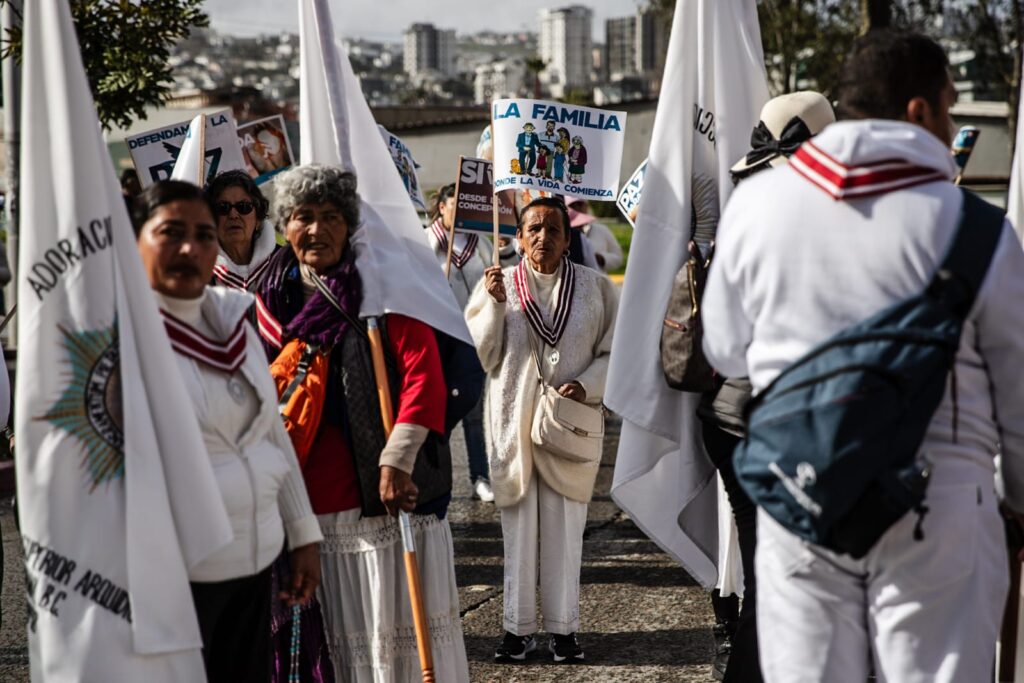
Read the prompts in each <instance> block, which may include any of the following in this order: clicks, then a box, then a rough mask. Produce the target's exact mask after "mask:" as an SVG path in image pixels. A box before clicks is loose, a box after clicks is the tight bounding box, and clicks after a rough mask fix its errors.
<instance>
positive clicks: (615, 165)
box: [491, 100, 626, 201]
mask: <svg viewBox="0 0 1024 683" xmlns="http://www.w3.org/2000/svg"><path fill="white" fill-rule="evenodd" d="M491 109H492V111H491V116H492V120H493V121H494V124H493V127H494V132H493V144H494V163H495V171H494V173H495V176H496V177H495V191H499V190H511V189H515V188H522V189H530V190H543V191H546V192H552V193H556V194H564V195H566V196H569V197H582V198H584V199H590V200H600V201H615V195H616V193H617V192H618V189H619V166H620V165H621V163H622V145H623V142H624V140H625V130H626V113H625V112H621V111H605V110H603V109H594V108H592V107H577V106H573V105H569V104H561V103H559V102H542V101H540V100H495V101H494V102H493V103H492V105H491Z"/></svg>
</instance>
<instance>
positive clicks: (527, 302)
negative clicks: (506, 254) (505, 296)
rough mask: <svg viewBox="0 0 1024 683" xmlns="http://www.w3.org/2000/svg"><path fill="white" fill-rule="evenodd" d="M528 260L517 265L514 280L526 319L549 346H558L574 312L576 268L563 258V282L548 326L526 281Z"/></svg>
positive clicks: (559, 286) (559, 287)
mask: <svg viewBox="0 0 1024 683" xmlns="http://www.w3.org/2000/svg"><path fill="white" fill-rule="evenodd" d="M528 267H529V266H527V265H526V260H525V259H523V260H522V261H520V262H519V265H518V266H516V270H515V274H514V276H513V281H514V282H515V286H516V294H517V295H518V296H519V301H520V302H521V303H522V306H523V312H524V313H526V319H527V320H528V321H530V327H532V328H533V331H534V332H536V333H537V336H538V337H540V338H541V339H542V340H543V341H544V343H546V344H547V345H548V346H552V347H554V346H557V345H558V340H560V339H561V338H562V334H563V333H564V332H565V327H566V325H567V324H568V323H569V314H570V313H572V298H573V294H574V293H575V291H576V269H575V267H574V266H573V264H572V262H571V261H569V259H568V258H564V257H563V258H562V282H561V283H560V284H559V285H558V295H557V296H556V297H555V310H554V311H553V312H552V315H551V325H550V326H548V324H547V322H545V320H544V314H543V313H542V312H541V310H540V306H538V305H537V301H536V299H534V298H533V294H531V293H530V288H529V286H528V285H527V283H526V278H527V275H526V269H527V268H528Z"/></svg>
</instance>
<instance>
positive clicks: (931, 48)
mask: <svg viewBox="0 0 1024 683" xmlns="http://www.w3.org/2000/svg"><path fill="white" fill-rule="evenodd" d="M948 83H949V59H948V58H947V57H946V52H945V51H944V50H943V49H942V47H941V46H940V45H939V44H938V43H936V42H935V41H934V40H932V39H931V38H929V37H927V36H923V35H921V34H918V33H908V32H902V31H893V30H889V29H878V30H874V31H870V32H869V33H868V34H867V35H864V36H861V37H860V38H858V39H857V40H856V41H855V42H854V44H853V50H851V51H850V54H848V55H847V57H846V60H845V61H844V62H843V67H842V69H841V70H840V72H839V89H838V93H839V107H838V109H837V112H836V113H837V115H838V118H839V119H897V120H898V119H903V118H905V117H906V114H907V103H908V102H910V100H912V99H914V98H915V97H923V98H924V99H925V100H926V101H927V102H928V104H930V105H931V106H932V107H936V108H937V107H939V105H940V103H941V99H942V91H943V90H945V88H946V86H947V84H948Z"/></svg>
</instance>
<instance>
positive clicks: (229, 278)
mask: <svg viewBox="0 0 1024 683" xmlns="http://www.w3.org/2000/svg"><path fill="white" fill-rule="evenodd" d="M269 266H270V259H269V258H266V259H264V260H263V263H261V264H259V265H258V266H256V267H255V268H253V269H252V270H251V271H250V272H249V275H248V276H247V277H242V276H241V275H239V274H238V273H235V272H233V271H231V269H229V268H228V267H227V266H225V265H224V264H223V263H218V264H217V265H215V266H214V267H213V277H214V279H215V280H217V283H218V284H220V285H223V286H224V287H230V288H231V289H237V290H240V291H243V292H248V291H249V290H250V289H251V288H254V287H255V286H256V285H257V284H258V283H259V281H260V278H261V277H262V276H263V273H264V271H266V270H267V268H268V267H269Z"/></svg>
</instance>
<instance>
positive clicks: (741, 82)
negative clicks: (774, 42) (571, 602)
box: [605, 0, 768, 588]
mask: <svg viewBox="0 0 1024 683" xmlns="http://www.w3.org/2000/svg"><path fill="white" fill-rule="evenodd" d="M662 84H663V85H662V92H661V98H660V100H659V102H658V111H657V115H656V117H655V121H654V132H653V135H652V138H651V149H650V157H649V160H648V165H647V172H646V175H645V179H644V201H643V202H641V203H640V209H639V215H638V217H637V222H636V232H635V233H634V235H633V244H632V247H631V248H630V253H629V265H628V268H627V270H626V280H625V285H624V287H623V291H622V302H621V304H620V306H619V318H618V321H617V324H616V328H615V341H614V344H613V346H612V357H611V366H610V369H609V375H608V393H607V397H606V399H605V402H606V403H607V404H608V406H609V407H610V408H611V409H612V410H614V411H615V412H617V413H618V414H619V415H621V416H622V417H623V424H622V435H621V439H620V442H619V453H618V459H617V462H616V465H615V477H614V480H613V483H612V498H613V499H614V500H615V502H616V503H617V504H618V505H619V506H620V507H621V508H622V509H623V510H625V511H626V512H627V513H629V515H630V517H631V518H632V519H633V521H634V522H636V524H637V525H638V526H639V527H640V528H641V529H642V530H643V531H644V532H645V533H646V534H647V535H648V536H650V537H651V538H652V539H653V540H655V541H656V542H657V543H658V544H659V545H660V546H661V547H662V548H663V549H664V550H666V551H667V552H668V553H670V554H671V555H673V556H674V557H675V558H676V559H678V560H679V561H680V562H681V563H682V564H683V566H685V567H686V569H687V570H688V571H689V572H690V573H691V574H692V575H693V576H694V577H695V578H696V579H697V580H698V581H700V582H701V583H702V584H703V585H704V586H705V587H708V588H710V587H712V586H713V585H714V584H715V581H716V577H717V569H716V563H717V555H718V527H717V523H716V516H717V515H716V487H715V486H709V483H711V482H712V481H713V475H714V468H713V467H712V466H711V463H710V462H709V461H708V459H707V457H706V456H705V455H704V449H703V446H702V444H701V441H700V426H699V425H698V424H697V417H696V408H697V403H698V400H699V397H698V396H697V395H696V394H684V393H681V392H678V391H674V390H673V389H670V388H669V387H668V385H667V384H666V382H665V378H664V376H663V374H662V369H661V363H660V361H659V351H658V349H659V340H660V335H661V328H662V322H663V320H664V317H665V307H666V305H667V303H668V297H669V293H670V291H671V288H672V280H673V277H674V276H675V274H676V272H677V271H678V270H679V268H680V266H681V265H682V263H683V256H684V253H685V252H686V243H687V240H688V239H689V235H690V211H691V208H690V207H691V187H692V184H693V182H694V179H695V178H701V177H703V178H708V179H711V180H712V182H714V183H715V184H717V187H718V192H719V203H720V206H724V205H725V201H726V199H727V198H728V196H729V193H730V191H731V189H732V182H731V180H730V177H729V167H730V166H731V165H732V164H733V163H734V162H735V161H736V160H737V159H739V158H740V157H741V156H742V155H743V154H744V153H745V152H746V151H747V147H748V144H749V140H750V131H751V130H752V129H753V127H754V125H755V124H756V123H757V119H758V115H759V112H760V110H761V107H762V105H764V103H765V102H766V101H767V100H768V87H767V82H766V78H765V73H764V65H763V62H762V50H761V34H760V29H759V28H758V23H757V11H756V7H755V4H754V0H678V1H677V3H676V9H675V17H674V19H673V23H672V37H671V39H670V41H669V48H668V58H667V60H666V67H665V75H664V78H663V79H662Z"/></svg>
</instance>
